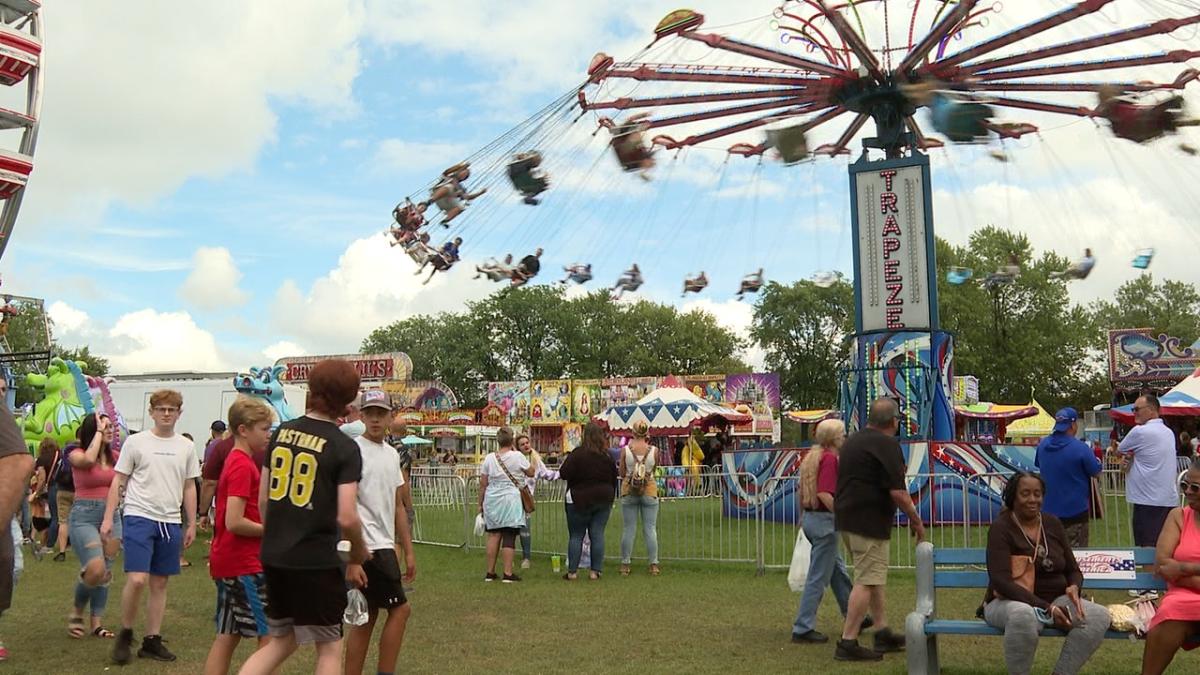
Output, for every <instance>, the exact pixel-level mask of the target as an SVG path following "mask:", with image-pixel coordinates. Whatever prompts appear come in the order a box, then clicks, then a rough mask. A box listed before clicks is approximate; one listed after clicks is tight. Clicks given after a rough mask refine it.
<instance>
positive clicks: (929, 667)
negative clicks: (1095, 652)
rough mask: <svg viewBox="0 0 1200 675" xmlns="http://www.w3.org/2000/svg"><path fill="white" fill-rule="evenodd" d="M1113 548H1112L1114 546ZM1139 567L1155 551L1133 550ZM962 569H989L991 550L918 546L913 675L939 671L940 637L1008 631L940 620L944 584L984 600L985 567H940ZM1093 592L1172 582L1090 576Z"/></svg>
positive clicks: (910, 622)
mask: <svg viewBox="0 0 1200 675" xmlns="http://www.w3.org/2000/svg"><path fill="white" fill-rule="evenodd" d="M1084 550H1086V549H1084ZM1109 550H1111V549H1109ZM1133 555H1134V560H1135V562H1136V563H1137V564H1138V565H1149V564H1152V563H1153V562H1154V549H1152V548H1135V549H1133ZM943 565H944V566H953V567H956V568H962V567H963V566H966V565H978V566H980V567H986V565H987V550H986V549H982V548H943V549H934V547H933V544H931V543H929V542H923V543H921V544H920V545H918V546H917V608H916V610H915V611H913V612H912V613H910V614H909V615H908V618H907V619H906V620H905V622H904V634H905V641H906V643H907V651H908V672H909V675H925V674H927V673H938V672H940V669H939V664H938V651H937V636H938V635H943V634H945V635H997V636H999V635H1003V634H1004V631H1001V630H1000V629H998V628H993V627H991V626H989V625H987V624H986V623H984V622H983V621H979V620H977V619H970V620H961V619H939V618H937V613H936V608H937V603H936V595H937V591H938V590H939V589H942V588H975V589H979V599H980V601H982V600H983V591H984V589H986V588H987V585H988V575H987V572H986V571H984V570H983V569H978V570H971V569H938V567H939V566H943ZM1084 587H1085V588H1087V589H1088V590H1120V591H1123V590H1126V589H1131V588H1132V589H1137V590H1155V591H1162V590H1164V589H1165V588H1166V587H1167V584H1166V582H1165V581H1163V580H1162V579H1160V578H1158V577H1156V576H1154V575H1153V574H1150V573H1149V572H1138V573H1137V577H1136V578H1135V579H1133V580H1129V579H1124V580H1121V579H1095V580H1093V579H1089V580H1087V581H1085V582H1084ZM1041 634H1042V635H1043V636H1046V637H1065V636H1066V633H1064V632H1062V631H1061V630H1059V629H1057V628H1051V627H1046V628H1043V629H1042V632H1041ZM1104 637H1106V638H1108V639H1110V640H1115V639H1119V640H1128V639H1129V633H1123V632H1120V631H1115V630H1109V631H1108V633H1107V634H1106V635H1105V636H1104Z"/></svg>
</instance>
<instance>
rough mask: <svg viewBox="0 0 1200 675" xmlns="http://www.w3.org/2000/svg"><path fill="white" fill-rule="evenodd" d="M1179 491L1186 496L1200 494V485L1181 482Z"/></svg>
mask: <svg viewBox="0 0 1200 675" xmlns="http://www.w3.org/2000/svg"><path fill="white" fill-rule="evenodd" d="M1179 489H1180V490H1181V491H1183V492H1184V493H1185V494H1191V493H1193V492H1200V483H1189V482H1188V481H1186V480H1181V481H1179Z"/></svg>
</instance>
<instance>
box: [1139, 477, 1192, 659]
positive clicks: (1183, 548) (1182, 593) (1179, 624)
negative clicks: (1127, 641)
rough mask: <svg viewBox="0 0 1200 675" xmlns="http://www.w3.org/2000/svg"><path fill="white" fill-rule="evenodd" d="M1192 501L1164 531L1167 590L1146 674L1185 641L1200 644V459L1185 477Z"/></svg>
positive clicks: (1145, 655) (1161, 546) (1149, 642)
mask: <svg viewBox="0 0 1200 675" xmlns="http://www.w3.org/2000/svg"><path fill="white" fill-rule="evenodd" d="M1179 491H1180V492H1182V493H1183V496H1184V499H1185V500H1186V501H1187V506H1181V507H1179V508H1177V509H1173V510H1172V511H1171V514H1170V515H1169V516H1167V522H1166V523H1165V524H1164V525H1163V529H1162V533H1161V534H1159V535H1158V550H1157V552H1156V555H1155V558H1156V559H1157V561H1158V574H1159V576H1161V577H1163V578H1164V579H1166V580H1167V594H1166V595H1165V596H1164V597H1163V600H1162V604H1161V605H1159V607H1158V611H1157V612H1155V614H1154V619H1153V620H1152V621H1151V622H1150V634H1149V635H1147V636H1146V649H1145V651H1143V652H1142V673H1143V675H1158V673H1161V672H1163V671H1165V670H1166V669H1167V666H1169V665H1171V659H1173V658H1175V652H1178V651H1179V648H1180V647H1183V648H1184V649H1195V648H1196V647H1200V641H1197V639H1196V636H1197V635H1200V459H1194V460H1192V465H1191V466H1189V467H1188V470H1187V473H1185V474H1183V480H1182V481H1180V483H1179Z"/></svg>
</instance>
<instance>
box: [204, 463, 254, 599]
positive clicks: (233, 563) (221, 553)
mask: <svg viewBox="0 0 1200 675" xmlns="http://www.w3.org/2000/svg"><path fill="white" fill-rule="evenodd" d="M260 482H262V476H261V474H260V473H259V468H258V467H257V466H255V464H254V460H252V459H250V457H249V456H248V455H246V453H244V452H242V451H240V450H234V451H233V452H231V453H229V456H228V457H226V458H225V467H224V468H223V469H222V470H221V478H220V479H219V480H218V481H217V517H216V521H215V522H214V523H213V532H214V534H213V540H212V550H211V552H210V553H209V558H208V572H209V574H211V575H212V577H213V578H214V579H226V578H229V577H240V576H242V575H245V574H258V573H259V572H262V562H261V561H260V560H259V558H258V551H259V548H260V547H261V545H262V538H261V537H243V536H241V535H237V534H234V533H232V532H230V531H229V530H227V529H225V506H226V504H227V503H228V501H229V498H230V497H242V498H243V499H245V500H246V518H248V519H249V520H252V521H254V522H256V523H261V522H262V516H260V515H259V513H258V485H259V483H260Z"/></svg>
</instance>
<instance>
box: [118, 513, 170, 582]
mask: <svg viewBox="0 0 1200 675" xmlns="http://www.w3.org/2000/svg"><path fill="white" fill-rule="evenodd" d="M123 524H124V532H122V535H123V537H122V541H123V543H124V545H125V573H126V574H128V573H130V572H146V573H149V574H153V575H154V576H157V577H169V576H173V575H176V574H179V555H180V553H182V552H183V528H182V527H180V525H179V523H160V522H158V521H157V520H150V519H149V518H142V517H141V516H125V519H124V521H123Z"/></svg>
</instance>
